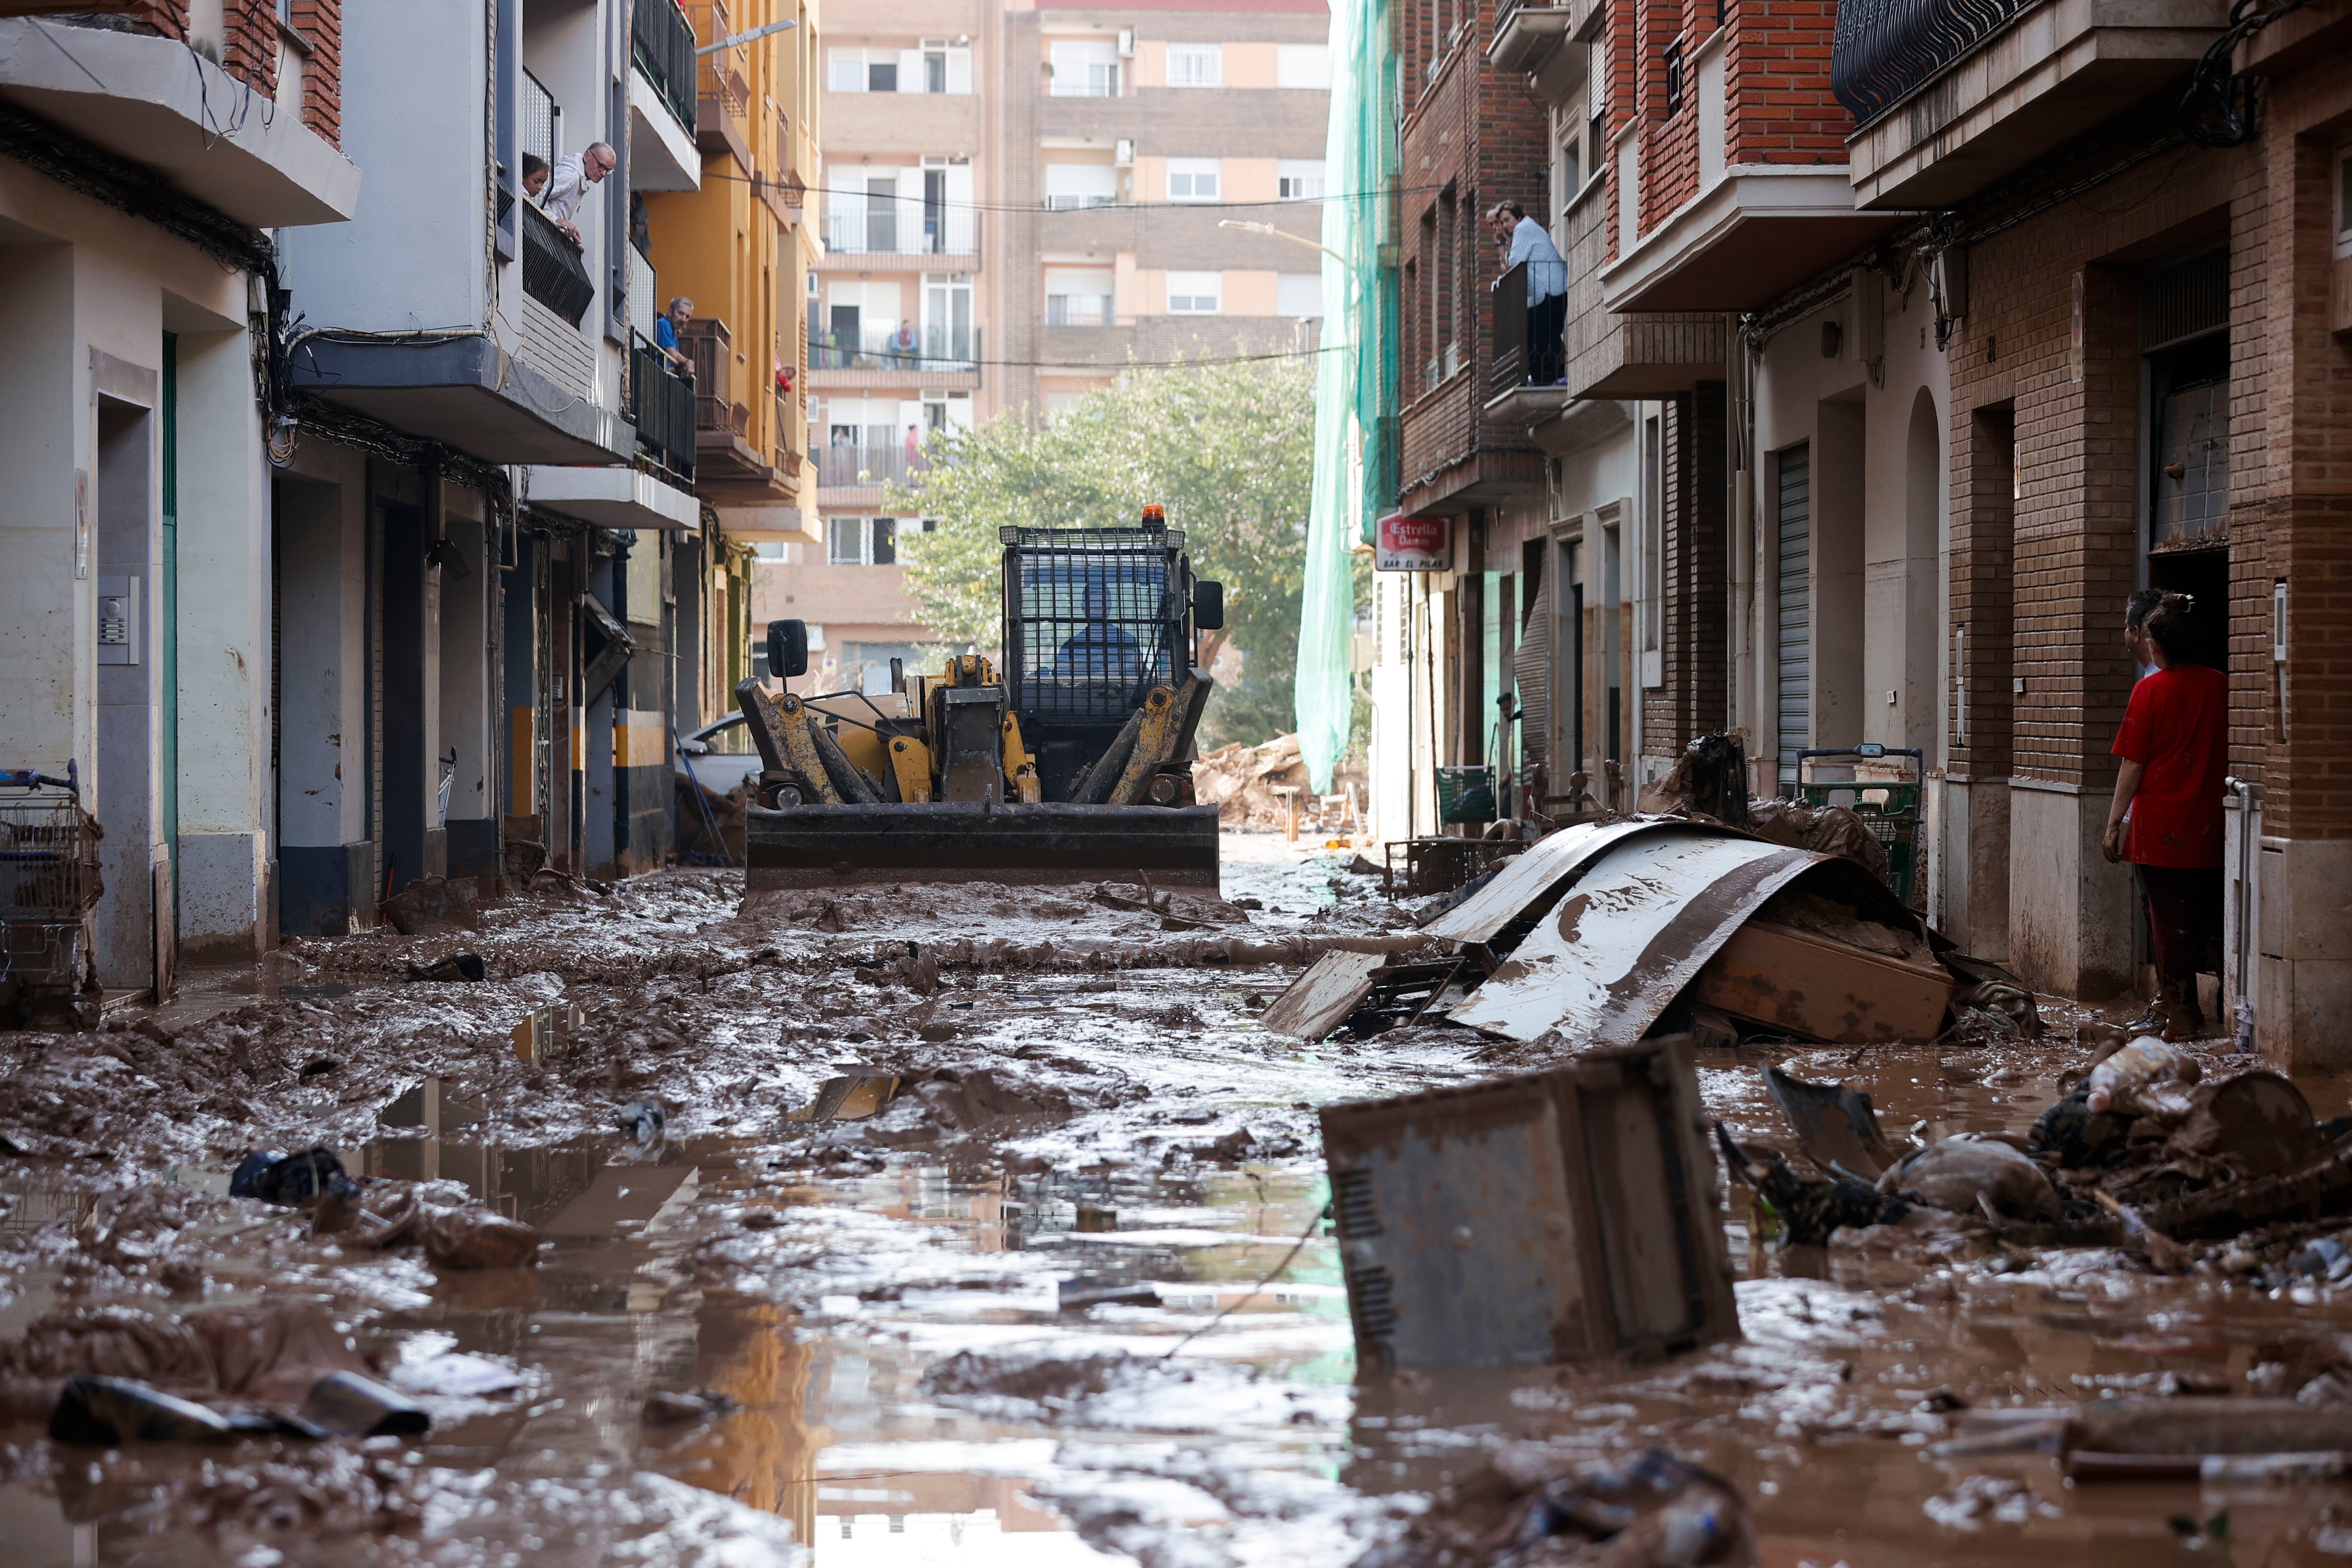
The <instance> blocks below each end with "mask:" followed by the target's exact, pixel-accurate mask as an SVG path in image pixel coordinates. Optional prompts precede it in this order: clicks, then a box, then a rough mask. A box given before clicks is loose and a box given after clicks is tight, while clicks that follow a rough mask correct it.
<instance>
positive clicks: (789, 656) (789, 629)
mask: <svg viewBox="0 0 2352 1568" xmlns="http://www.w3.org/2000/svg"><path fill="white" fill-rule="evenodd" d="M768 673H769V674H770V675H772V676H774V677H775V678H776V679H778V680H785V679H790V678H791V677H793V676H795V675H806V674H807V673H808V623H807V622H806V621H770V622H769V623H768Z"/></svg>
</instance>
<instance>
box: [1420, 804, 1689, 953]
mask: <svg viewBox="0 0 2352 1568" xmlns="http://www.w3.org/2000/svg"><path fill="white" fill-rule="evenodd" d="M1677 831H1681V832H1688V831H1691V829H1690V828H1688V827H1687V826H1685V825H1684V824H1681V823H1671V822H1655V821H1632V822H1606V823H1604V822H1580V823H1578V824H1576V825H1575V826H1570V827H1563V828H1561V829H1560V830H1559V832H1557V833H1550V834H1547V835H1545V836H1544V837H1541V838H1539V839H1538V840H1536V842H1535V843H1534V844H1533V845H1531V846H1530V847H1528V850H1527V852H1526V853H1525V854H1522V855H1517V856H1514V857H1513V858H1511V859H1510V860H1509V861H1507V863H1505V865H1504V866H1503V868H1502V869H1500V870H1498V871H1496V873H1495V879H1494V880H1493V881H1491V882H1489V883H1487V884H1486V886H1485V887H1483V888H1481V889H1478V890H1477V891H1476V892H1475V893H1473V894H1471V895H1470V896H1469V897H1468V898H1466V899H1465V900H1462V901H1461V902H1460V903H1458V904H1456V905H1455V906H1454V908H1452V909H1450V910H1446V911H1445V912H1444V914H1442V915H1440V916H1438V918H1437V919H1435V920H1433V921H1430V923H1429V924H1428V925H1426V926H1424V927H1423V928H1422V934H1423V935H1424V936H1429V937H1434V938H1437V939H1438V940H1440V941H1443V942H1490V941H1492V940H1493V939H1494V937H1495V934H1496V932H1497V931H1501V930H1502V929H1503V928H1504V927H1505V926H1507V925H1508V924H1510V923H1511V921H1514V920H1516V919H1517V918H1518V916H1519V913H1520V912H1521V911H1522V910H1526V909H1527V908H1528V906H1529V905H1531V904H1533V903H1534V902H1536V900H1538V899H1540V898H1542V897H1543V896H1544V895H1545V894H1546V893H1549V891H1551V889H1554V888H1556V887H1558V886H1559V884H1560V883H1561V882H1563V881H1566V880H1567V879H1570V878H1571V877H1573V876H1575V875H1576V874H1577V873H1578V872H1580V871H1581V870H1583V869H1584V868H1586V867H1587V866H1590V865H1591V863H1592V862H1593V861H1594V860H1596V859H1598V858H1600V857H1601V855H1602V854H1604V853H1606V852H1607V851H1608V849H1609V848H1610V847H1611V846H1612V845H1615V844H1619V843H1622V842H1623V841H1624V840H1625V839H1627V838H1629V837H1634V836H1636V835H1643V834H1660V833H1674V832H1677Z"/></svg>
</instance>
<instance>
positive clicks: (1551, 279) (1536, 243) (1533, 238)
mask: <svg viewBox="0 0 2352 1568" xmlns="http://www.w3.org/2000/svg"><path fill="white" fill-rule="evenodd" d="M1492 216H1493V218H1494V224H1495V234H1496V238H1498V239H1500V240H1502V242H1503V243H1504V245H1505V246H1506V247H1507V250H1506V253H1505V255H1504V258H1503V270H1504V271H1505V272H1506V273H1508V272H1509V271H1510V269H1511V268H1514V267H1517V265H1518V264H1519V263H1520V262H1522V261H1524V262H1526V263H1527V264H1528V382H1529V384H1533V385H1536V386H1550V385H1552V384H1555V383H1557V382H1559V381H1562V380H1564V379H1566V377H1567V374H1568V369H1567V363H1566V360H1567V350H1566V345H1565V344H1564V343H1563V342H1562V341H1561V333H1562V331H1563V329H1564V328H1565V327H1566V326H1567V324H1568V263H1567V262H1565V261H1563V260H1561V259H1560V255H1559V247H1558V246H1556V245H1554V244H1552V242H1551V236H1550V235H1549V233H1547V232H1546V231H1545V229H1544V226H1543V225H1541V224H1539V223H1538V222H1537V221H1536V220H1535V219H1533V218H1531V217H1529V216H1528V209H1527V208H1525V207H1523V206H1521V205H1519V204H1518V203H1517V202H1504V203H1501V204H1500V205H1497V206H1496V207H1495V209H1494V211H1493V214H1492Z"/></svg>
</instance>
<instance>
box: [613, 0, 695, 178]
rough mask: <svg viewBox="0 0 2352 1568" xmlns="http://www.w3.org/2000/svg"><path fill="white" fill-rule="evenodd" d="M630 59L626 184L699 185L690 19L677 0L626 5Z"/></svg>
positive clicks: (654, 0) (650, 0)
mask: <svg viewBox="0 0 2352 1568" xmlns="http://www.w3.org/2000/svg"><path fill="white" fill-rule="evenodd" d="M629 63H630V65H631V66H632V67H633V69H632V70H631V71H630V73H629V186H630V188H631V189H632V190H639V191H692V190H698V189H700V188H701V185H702V159H701V157H700V156H699V155H698V152H697V149H696V146H695V134H694V126H695V110H696V103H695V90H694V89H695V58H694V24H693V23H692V22H689V21H688V20H687V16H686V13H685V12H684V11H682V10H680V9H679V8H678V6H677V0H638V3H637V4H636V5H635V6H634V7H632V8H631V12H630V21H629Z"/></svg>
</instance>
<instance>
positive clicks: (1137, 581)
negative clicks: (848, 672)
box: [735, 506, 1224, 890]
mask: <svg viewBox="0 0 2352 1568" xmlns="http://www.w3.org/2000/svg"><path fill="white" fill-rule="evenodd" d="M1000 539H1001V542H1002V543H1003V588H1002V595H1003V661H1004V663H1003V669H1001V670H1000V669H998V668H996V666H995V665H994V664H992V662H991V661H990V660H989V659H987V658H983V657H982V656H981V655H979V654H971V653H967V654H958V655H952V656H950V657H949V658H948V659H947V660H946V662H945V665H944V667H943V668H941V670H940V673H939V674H938V675H935V676H924V675H908V674H906V673H904V672H903V671H901V670H900V669H898V661H896V660H893V661H892V680H891V689H889V690H888V691H887V692H877V693H874V694H871V695H868V694H866V693H863V692H834V693H829V694H826V695H823V696H816V697H807V698H803V697H798V696H793V695H790V694H786V695H782V696H777V695H774V694H772V693H771V692H770V691H769V690H768V689H767V688H766V687H765V686H763V685H762V684H761V681H760V680H759V679H756V678H755V679H749V680H745V681H743V682H742V683H741V684H740V685H739V686H737V688H736V689H735V696H736V700H737V702H738V703H739V704H740V706H741V708H742V710H743V716H744V722H745V727H746V728H747V729H748V730H750V731H751V739H752V743H753V744H754V745H756V746H757V747H758V748H759V751H760V760H761V773H760V784H759V795H758V799H757V800H756V802H755V803H754V804H753V805H752V806H751V809H750V811H749V813H748V816H747V819H746V826H745V832H744V838H745V850H746V856H747V860H748V870H747V877H746V883H745V885H746V887H747V888H748V889H752V890H758V889H768V888H809V887H830V886H835V885H837V884H840V883H845V882H961V881H991V882H1020V883H1066V882H1084V881H1092V880H1095V879H1101V878H1107V877H1144V878H1149V879H1150V880H1151V881H1152V882H1154V883H1157V884H1160V885H1161V886H1177V887H1197V888H1208V889H1215V888H1216V887H1217V885H1218V876H1217V810H1216V807H1214V806H1209V805H1197V804H1195V803H1194V801H1193V797H1192V761H1193V759H1194V757H1195V756H1196V755H1197V748H1196V746H1195V744H1194V740H1193V736H1194V733H1195V731H1197V730H1198V729H1199V726H1200V722H1201V713H1202V709H1203V708H1205V707H1206V706H1207V704H1208V700H1209V692H1210V689H1211V687H1212V685H1213V683H1212V681H1211V680H1210V679H1209V674H1208V671H1206V670H1204V669H1197V668H1192V650H1193V637H1194V634H1195V633H1196V632H1201V631H1214V630H1216V629H1217V628H1218V627H1220V626H1223V624H1224V590H1223V585H1222V584H1217V583H1213V582H1203V581H1200V580H1197V579H1195V578H1194V577H1193V575H1192V564H1191V562H1190V560H1189V559H1188V558H1187V557H1186V555H1185V553H1184V535H1183V533H1182V532H1181V531H1176V530H1171V529H1170V528H1168V527H1167V525H1166V523H1165V522H1164V521H1162V519H1161V515H1160V509H1159V508H1158V507H1156V506H1154V507H1147V508H1145V509H1144V514H1143V520H1142V521H1141V523H1140V524H1139V525H1138V526H1136V527H1133V528H1088V529H1049V528H1007V529H1004V530H1003V531H1002V533H1001V535H1000ZM767 663H768V673H769V674H770V675H771V676H772V677H773V678H775V679H778V680H782V679H786V678H789V677H792V676H796V675H800V674H803V673H804V672H805V671H806V669H807V668H808V632H807V628H806V626H804V625H803V623H801V622H799V621H772V622H770V623H769V624H768V647H767Z"/></svg>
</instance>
